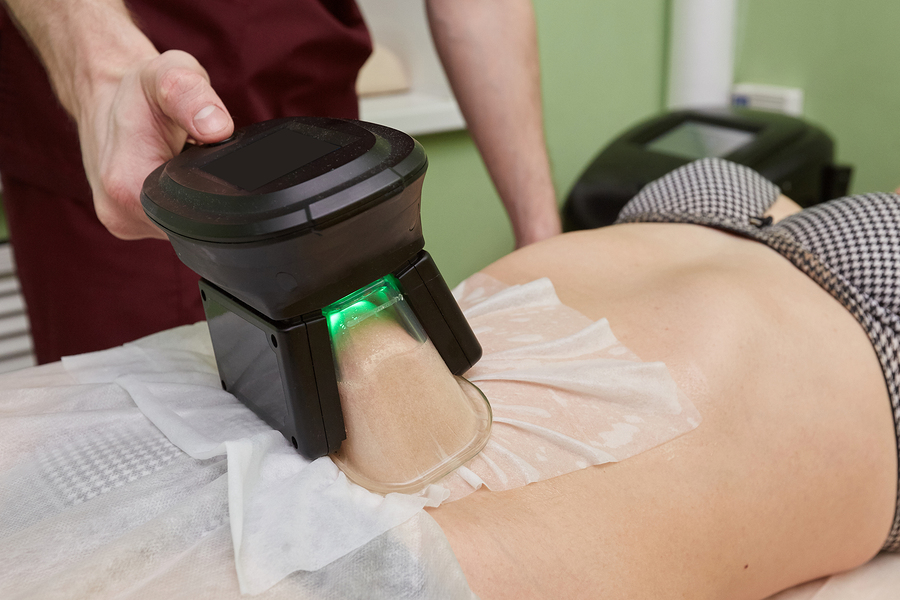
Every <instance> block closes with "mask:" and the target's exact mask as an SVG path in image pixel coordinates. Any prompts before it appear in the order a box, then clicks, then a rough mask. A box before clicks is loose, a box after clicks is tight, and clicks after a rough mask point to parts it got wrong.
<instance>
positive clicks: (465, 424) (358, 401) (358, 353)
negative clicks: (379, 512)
mask: <svg viewBox="0 0 900 600" xmlns="http://www.w3.org/2000/svg"><path fill="white" fill-rule="evenodd" d="M324 313H325V315H326V317H327V318H328V323H329V329H330V331H331V343H332V346H333V349H334V356H335V362H336V367H337V372H338V389H339V391H340V395H341V408H342V410H343V413H344V424H345V426H346V429H347V439H346V440H344V442H343V443H342V444H341V448H340V450H338V451H337V452H336V453H334V454H332V455H331V457H332V459H333V460H334V462H335V463H336V464H337V465H338V467H339V468H340V469H341V470H342V471H343V472H344V473H345V474H346V475H347V477H348V478H349V479H350V480H351V481H354V482H356V483H358V484H359V485H361V486H363V487H365V488H367V489H369V490H372V491H374V492H379V493H385V494H386V493H389V492H407V493H410V492H416V491H418V490H420V489H422V488H424V487H425V486H426V485H428V484H429V483H432V482H434V481H437V480H438V479H440V478H441V477H443V476H444V475H446V474H447V473H449V472H450V471H452V470H453V469H455V468H457V467H458V466H460V465H462V464H463V463H465V462H466V461H468V460H469V459H470V458H472V457H473V456H475V455H476V454H478V452H480V451H481V449H482V448H483V447H484V445H485V444H486V443H487V440H488V436H489V435H490V429H491V407H490V404H489V403H488V401H487V398H485V397H484V394H482V393H481V390H479V389H478V388H477V387H475V386H474V385H473V384H472V383H470V382H468V381H466V380H465V379H463V378H462V377H457V376H454V375H453V374H452V373H450V371H449V369H447V365H446V364H444V361H443V359H442V358H441V356H440V354H438V351H437V349H436V348H435V347H434V345H433V344H432V343H431V341H430V340H428V338H427V336H426V335H425V332H424V331H423V330H422V326H421V325H420V324H419V321H418V319H416V317H415V315H414V314H413V312H412V310H411V309H410V307H409V305H408V304H407V303H406V301H405V300H404V299H403V296H402V294H401V293H400V290H399V285H398V283H397V281H396V280H395V279H394V278H393V277H390V276H389V277H385V278H383V279H380V280H378V281H376V282H375V283H373V284H372V285H370V286H368V287H366V288H364V289H362V290H359V291H358V292H355V293H353V294H351V295H350V296H347V297H346V298H344V299H343V300H340V301H339V302H336V303H334V304H332V305H330V306H328V307H327V308H326V309H325V310H324Z"/></svg>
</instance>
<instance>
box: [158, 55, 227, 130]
mask: <svg viewBox="0 0 900 600" xmlns="http://www.w3.org/2000/svg"><path fill="white" fill-rule="evenodd" d="M141 85H142V86H143V88H144V94H145V95H146V97H147V99H148V100H150V101H151V104H155V105H156V107H157V108H158V110H159V112H160V113H161V114H162V115H163V116H165V117H168V118H169V119H170V120H171V121H172V122H173V123H174V124H175V125H177V126H178V127H180V128H181V129H183V130H184V131H186V132H187V133H188V135H189V136H190V137H192V138H194V139H195V140H197V141H198V142H204V143H210V142H219V141H221V140H224V139H225V138H227V137H228V136H230V135H231V134H232V133H233V132H234V121H232V120H231V116H230V115H229V114H228V111H227V110H226V109H225V104H224V103H223V102H222V100H221V99H220V98H219V96H218V94H216V92H215V91H214V90H213V88H212V86H211V85H210V83H209V75H207V73H206V70H205V69H204V68H203V67H202V66H201V65H200V63H199V62H197V59H195V58H194V57H193V56H191V55H190V54H188V53H187V52H182V51H180V50H169V51H167V52H164V53H162V54H160V55H159V56H158V57H157V58H155V59H153V61H151V63H150V64H149V65H148V68H147V69H145V70H144V72H143V73H142V76H141Z"/></svg>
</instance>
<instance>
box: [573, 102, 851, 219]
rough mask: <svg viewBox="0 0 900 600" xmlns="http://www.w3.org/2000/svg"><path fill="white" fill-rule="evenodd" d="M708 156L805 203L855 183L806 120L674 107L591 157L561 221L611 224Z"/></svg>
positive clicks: (828, 196)
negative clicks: (666, 178) (651, 187)
mask: <svg viewBox="0 0 900 600" xmlns="http://www.w3.org/2000/svg"><path fill="white" fill-rule="evenodd" d="M711 156H715V157H719V158H724V159H726V160H730V161H732V162H736V163H738V164H742V165H746V166H748V167H750V168H752V169H753V170H755V171H757V172H758V173H759V174H761V175H762V176H763V177H766V178H767V179H769V180H770V181H772V182H773V183H775V184H776V185H778V186H780V187H781V189H782V191H784V193H785V194H787V195H788V196H790V197H791V198H793V199H794V200H795V201H796V202H797V203H798V204H800V205H801V206H804V207H805V206H811V205H813V204H816V203H818V202H822V201H825V200H830V199H832V198H837V197H839V196H843V195H845V194H846V193H847V188H848V186H849V182H850V175H851V169H850V168H849V167H838V166H835V165H834V164H833V160H834V142H833V141H832V139H831V137H829V135H828V134H827V133H825V132H824V131H823V130H822V129H820V128H818V127H815V126H813V125H811V124H809V123H807V122H805V121H803V120H801V119H797V118H795V117H789V116H786V115H780V114H776V113H770V112H763V111H753V110H748V109H740V108H723V109H709V110H685V111H677V112H671V113H666V114H663V115H660V116H658V117H654V118H652V119H649V120H647V121H644V122H642V123H639V124H638V125H635V126H634V127H632V128H631V129H629V130H628V131H626V132H625V133H623V134H622V135H620V136H619V137H618V138H616V139H615V140H613V141H612V142H611V143H610V144H609V145H608V146H607V147H606V148H604V149H603V150H602V151H601V152H600V153H599V154H598V155H597V156H596V157H595V158H594V160H593V161H592V162H591V164H590V165H588V167H587V168H586V169H585V171H584V172H583V173H582V175H581V177H580V178H579V179H578V180H577V181H576V182H575V184H574V185H573V187H572V190H571V191H570V193H569V196H568V198H567V199H566V203H565V206H564V208H563V222H564V226H565V228H566V230H575V229H593V228H596V227H603V226H606V225H611V224H612V223H613V222H615V220H616V217H617V216H618V214H619V211H620V210H621V209H622V208H623V207H624V206H625V204H627V202H628V201H629V200H631V198H633V197H634V196H635V195H637V193H638V192H639V191H640V190H641V188H643V187H644V186H645V185H647V184H648V183H650V182H651V181H654V180H655V179H658V178H660V177H662V176H663V175H665V174H666V173H668V172H670V171H673V170H675V169H677V168H678V167H680V166H682V165H685V164H687V163H689V162H691V161H693V160H696V159H699V158H705V157H711Z"/></svg>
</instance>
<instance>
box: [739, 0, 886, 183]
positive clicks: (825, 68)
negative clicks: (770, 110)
mask: <svg viewBox="0 0 900 600" xmlns="http://www.w3.org/2000/svg"><path fill="white" fill-rule="evenodd" d="M738 23H739V25H738V32H739V34H738V44H737V54H736V61H735V79H736V81H740V82H750V83H766V84H772V85H785V86H791V87H799V88H802V89H803V90H804V94H805V101H804V104H805V106H804V112H805V116H806V118H808V119H809V120H811V121H814V122H816V123H818V124H820V125H822V126H823V127H824V128H825V129H826V130H827V131H829V132H830V133H831V134H832V136H834V138H835V139H836V141H837V155H838V160H839V161H842V162H844V163H847V164H851V165H853V166H854V167H855V172H854V177H853V183H852V191H853V192H854V193H862V192H871V191H892V190H894V189H895V188H896V187H897V186H898V185H900V110H898V108H900V43H898V24H900V2H898V1H897V0H790V1H786V0H741V4H740V12H739V21H738Z"/></svg>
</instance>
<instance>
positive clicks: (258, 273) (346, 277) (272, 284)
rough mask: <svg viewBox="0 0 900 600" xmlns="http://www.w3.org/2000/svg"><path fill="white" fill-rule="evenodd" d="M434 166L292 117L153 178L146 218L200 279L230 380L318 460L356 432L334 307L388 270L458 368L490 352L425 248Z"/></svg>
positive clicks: (352, 133)
mask: <svg viewBox="0 0 900 600" xmlns="http://www.w3.org/2000/svg"><path fill="white" fill-rule="evenodd" d="M426 168H427V160H426V157H425V152H424V150H423V149H422V146H421V145H420V144H419V143H418V142H416V141H415V140H414V139H412V138H411V137H409V136H408V135H406V134H404V133H401V132H399V131H396V130H393V129H390V128H387V127H383V126H380V125H375V124H372V123H364V122H360V121H348V120H340V119H326V118H289V119H278V120H274V121H267V122H264V123H258V124H256V125H252V126H249V127H246V128H243V129H239V130H238V131H236V132H235V134H234V136H232V137H231V138H229V139H228V140H226V141H224V142H222V143H220V144H215V145H205V146H197V147H193V148H190V149H188V150H186V151H184V152H183V153H181V154H180V155H179V156H177V157H175V158H173V159H172V160H170V161H169V162H168V163H166V164H164V165H162V166H161V167H159V168H158V169H156V170H155V171H154V172H153V173H151V174H150V176H148V177H147V179H146V181H145V182H144V187H143V191H142V193H141V202H142V204H143V207H144V210H145V211H146V213H147V215H148V216H149V217H150V219H152V220H153V222H154V223H156V224H157V225H158V226H159V227H160V228H162V230H163V231H165V232H166V234H167V235H168V237H169V239H170V241H171V242H172V245H173V246H174V247H175V251H176V252H177V253H178V256H179V258H180V259H181V260H182V261H183V262H184V263H185V264H186V265H187V266H188V267H190V268H191V269H193V270H194V271H196V272H197V273H198V274H199V275H200V276H201V277H202V279H201V281H200V294H201V297H202V299H203V304H204V309H205V311H206V316H207V320H208V322H209V330H210V335H211V337H212V342H213V347H214V350H215V354H216V362H217V364H218V368H219V374H220V377H221V379H222V387H223V388H224V389H227V390H228V391H230V392H231V393H233V394H234V395H235V396H236V397H237V398H238V399H240V400H241V401H242V402H243V403H244V404H246V405H247V406H248V407H250V408H251V409H253V410H254V411H255V412H256V413H257V414H258V415H259V416H260V417H261V418H262V419H264V420H265V421H266V422H267V423H269V424H270V425H271V426H272V427H274V428H276V429H278V430H279V431H281V432H282V433H283V434H284V436H285V437H286V438H287V439H288V440H290V441H291V442H292V443H293V445H294V447H295V448H297V449H298V450H299V451H300V452H301V453H302V454H303V455H305V456H306V457H308V458H311V459H312V458H316V457H319V456H324V455H325V454H328V453H331V452H334V451H336V450H337V449H338V448H339V447H340V444H341V442H342V441H343V440H344V439H345V437H346V433H345V430H344V421H343V414H342V411H341V404H340V397H339V395H338V387H337V381H336V376H335V366H334V358H333V355H332V348H331V339H330V335H329V331H328V326H327V323H326V320H325V318H324V317H323V314H322V309H323V308H324V307H325V306H327V305H329V304H331V303H332V302H335V301H337V300H339V299H341V298H343V297H344V296H346V295H348V294H350V293H352V292H354V291H356V290H357V289H359V288H361V287H363V286H366V285H368V284H369V283H372V282H373V281H375V280H377V279H379V278H381V277H383V276H385V275H389V274H392V275H394V276H396V277H397V279H398V280H399V282H400V286H401V288H402V292H403V294H404V297H405V299H406V300H407V302H408V303H409V304H410V306H411V307H412V309H413V312H414V313H415V314H416V317H417V318H418V319H419V321H420V322H421V324H422V326H423V328H424V329H425V331H426V333H427V334H428V336H429V338H430V339H431V340H432V342H433V343H434V345H435V347H436V348H437V350H438V352H439V353H440V355H441V357H442V358H443V359H444V362H445V363H446V364H447V366H448V368H449V369H450V371H451V372H453V373H454V374H461V373H463V372H464V371H466V370H467V369H468V368H469V367H471V366H472V365H473V364H474V363H475V362H477V361H478V359H479V358H480V357H481V346H480V345H479V343H478V341H477V339H476V338H475V335H474V334H473V333H472V330H471V328H470V327H469V325H468V323H467V322H466V320H465V317H463V315H462V312H461V311H460V309H459V306H458V305H457V304H456V301H455V300H454V299H453V296H452V295H451V294H450V290H449V288H448V287H447V284H446V283H445V282H444V279H443V277H441V274H440V272H439V271H438V269H437V267H436V265H435V264H434V261H433V260H432V259H431V257H430V256H429V254H428V253H427V252H425V251H424V250H423V248H424V244H425V242H424V238H423V236H422V224H421V220H420V215H419V208H420V199H421V192H422V181H423V178H424V176H425V170H426Z"/></svg>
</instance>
